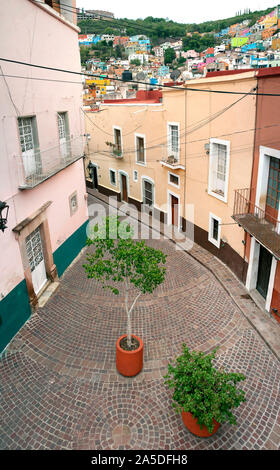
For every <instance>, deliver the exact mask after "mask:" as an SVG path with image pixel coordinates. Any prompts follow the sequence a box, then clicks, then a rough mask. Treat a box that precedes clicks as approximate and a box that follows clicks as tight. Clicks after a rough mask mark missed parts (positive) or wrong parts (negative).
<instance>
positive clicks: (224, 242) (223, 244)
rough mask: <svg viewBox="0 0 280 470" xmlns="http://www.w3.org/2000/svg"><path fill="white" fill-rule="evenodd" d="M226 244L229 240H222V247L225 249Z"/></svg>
mask: <svg viewBox="0 0 280 470" xmlns="http://www.w3.org/2000/svg"><path fill="white" fill-rule="evenodd" d="M226 243H227V240H226V239H225V238H222V239H221V247H222V248H223V247H224V246H225V244H226Z"/></svg>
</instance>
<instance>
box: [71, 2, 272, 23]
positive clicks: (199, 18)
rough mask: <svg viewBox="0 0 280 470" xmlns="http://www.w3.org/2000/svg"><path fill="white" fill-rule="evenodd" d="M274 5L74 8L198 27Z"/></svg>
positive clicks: (126, 4)
mask: <svg viewBox="0 0 280 470" xmlns="http://www.w3.org/2000/svg"><path fill="white" fill-rule="evenodd" d="M275 5H277V2H276V1H275V3H274V2H273V0H272V1H269V0H235V1H228V0H200V1H198V2H197V1H190V0H176V1H174V3H173V2H171V1H166V0H161V1H158V0H155V1H151V0H140V1H137V2H136V1H131V0H120V1H116V0H103V1H102V2H101V1H99V2H96V1H94V0H77V7H79V8H84V9H87V10H106V11H110V12H112V13H114V15H115V18H132V19H136V18H146V17H147V16H154V17H157V18H169V19H170V20H173V21H177V22H179V23H201V22H203V21H207V20H217V19H221V18H229V17H232V16H234V15H235V14H236V12H237V11H239V10H242V11H243V10H244V8H250V9H251V10H252V11H255V10H265V9H266V8H270V7H274V6H275Z"/></svg>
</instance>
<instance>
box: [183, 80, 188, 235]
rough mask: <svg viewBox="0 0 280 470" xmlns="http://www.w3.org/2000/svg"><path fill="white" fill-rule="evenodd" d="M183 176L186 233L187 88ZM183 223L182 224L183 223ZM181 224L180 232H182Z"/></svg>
mask: <svg viewBox="0 0 280 470" xmlns="http://www.w3.org/2000/svg"><path fill="white" fill-rule="evenodd" d="M184 148H185V165H184V166H185V174H184V209H183V221H185V232H186V231H187V220H186V179H187V165H186V164H187V88H186V89H185V143H184ZM183 223H184V222H183ZM183 223H182V231H183Z"/></svg>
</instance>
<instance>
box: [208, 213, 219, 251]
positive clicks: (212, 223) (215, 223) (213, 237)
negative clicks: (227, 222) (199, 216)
mask: <svg viewBox="0 0 280 470" xmlns="http://www.w3.org/2000/svg"><path fill="white" fill-rule="evenodd" d="M221 222H222V220H221V219H220V217H217V216H216V215H214V214H212V213H211V212H210V213H209V231H208V240H209V241H210V242H211V243H213V245H215V246H216V247H217V248H220V238H221Z"/></svg>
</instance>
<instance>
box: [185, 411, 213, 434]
mask: <svg viewBox="0 0 280 470" xmlns="http://www.w3.org/2000/svg"><path fill="white" fill-rule="evenodd" d="M182 419H183V423H184V425H185V426H186V427H187V428H188V430H189V431H190V432H191V433H193V434H195V435H196V436H199V437H209V436H212V435H213V434H215V432H216V431H217V430H218V429H219V427H220V423H217V421H215V419H213V423H214V428H213V431H212V432H211V433H210V432H209V431H208V430H207V427H206V426H203V428H202V429H201V427H200V425H199V424H198V423H197V418H194V417H193V415H192V413H189V412H186V411H182Z"/></svg>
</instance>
